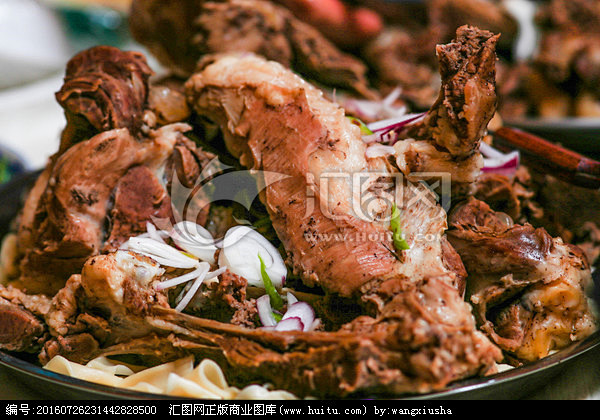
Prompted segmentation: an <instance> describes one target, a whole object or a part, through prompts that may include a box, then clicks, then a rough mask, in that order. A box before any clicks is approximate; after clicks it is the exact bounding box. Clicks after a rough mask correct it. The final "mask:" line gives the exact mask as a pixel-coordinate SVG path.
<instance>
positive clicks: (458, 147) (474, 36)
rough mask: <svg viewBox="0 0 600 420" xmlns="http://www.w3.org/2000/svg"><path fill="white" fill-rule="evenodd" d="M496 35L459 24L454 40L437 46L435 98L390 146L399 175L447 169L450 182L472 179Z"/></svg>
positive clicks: (488, 115) (490, 106)
mask: <svg viewBox="0 0 600 420" xmlns="http://www.w3.org/2000/svg"><path fill="white" fill-rule="evenodd" d="M497 39H498V36H497V35H496V36H494V35H493V34H492V33H491V32H488V31H481V30H479V29H477V28H474V27H470V26H462V27H460V28H459V29H458V30H457V32H456V39H455V40H453V41H452V42H451V43H449V44H446V45H439V46H438V47H437V54H438V57H439V60H440V74H441V77H442V86H441V89H440V92H439V94H438V98H437V100H436V102H435V103H434V104H433V106H432V107H431V109H430V110H429V111H428V112H427V113H426V115H425V117H424V118H423V119H422V120H421V121H419V122H417V123H414V124H411V125H408V126H407V128H406V129H405V130H404V133H401V134H400V136H401V137H405V139H404V140H402V141H398V142H397V143H396V144H395V145H394V149H395V151H396V163H397V165H398V167H399V168H400V170H401V171H402V172H403V173H404V174H405V175H407V176H410V175H411V174H413V173H417V174H418V173H419V172H447V173H449V174H451V176H452V182H453V184H455V185H459V184H470V183H472V182H474V181H475V180H476V179H477V176H478V175H479V172H480V169H481V167H482V166H483V159H482V156H481V154H480V153H479V150H478V149H479V142H480V141H481V138H482V136H483V134H484V133H485V131H486V130H487V126H488V123H489V121H490V120H491V119H492V117H493V116H494V113H495V112H496V84H495V74H496V71H495V62H496V54H495V48H496V42H497Z"/></svg>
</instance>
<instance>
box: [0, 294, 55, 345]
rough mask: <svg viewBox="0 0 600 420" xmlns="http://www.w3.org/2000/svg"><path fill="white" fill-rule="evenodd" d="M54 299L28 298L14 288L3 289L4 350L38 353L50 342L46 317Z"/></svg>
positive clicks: (0, 333) (0, 340) (0, 331)
mask: <svg viewBox="0 0 600 420" xmlns="http://www.w3.org/2000/svg"><path fill="white" fill-rule="evenodd" d="M49 309H50V299H49V298H47V297H46V296H43V295H28V294H26V293H24V292H23V291H21V290H19V289H17V288H15V287H12V286H8V287H4V286H0V320H1V322H0V348H2V349H4V350H8V351H18V352H28V353H37V352H39V351H40V349H41V348H42V346H43V344H44V341H45V340H46V339H47V338H48V328H47V326H46V323H45V322H44V316H45V315H46V313H47V312H48V310H49Z"/></svg>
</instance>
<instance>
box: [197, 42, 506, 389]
mask: <svg viewBox="0 0 600 420" xmlns="http://www.w3.org/2000/svg"><path fill="white" fill-rule="evenodd" d="M187 90H188V96H189V98H190V103H191V104H193V106H194V110H195V111H196V112H197V113H198V114H199V115H202V116H204V117H206V118H208V119H210V120H212V121H213V122H216V123H217V124H218V125H219V126H220V127H221V129H222V130H223V135H224V138H225V142H226V145H227V147H228V149H229V151H230V152H231V153H232V154H233V155H234V156H236V157H238V158H239V160H240V162H241V163H242V164H243V165H244V166H246V167H249V168H253V169H261V170H264V171H266V172H267V173H272V172H275V173H279V174H284V175H286V177H285V178H284V179H282V180H280V181H278V182H276V183H273V184H270V185H269V186H268V187H267V188H266V191H265V195H264V199H265V204H266V207H267V209H268V210H269V213H270V216H271V220H272V222H273V226H274V228H275V231H276V232H277V234H278V236H279V238H280V239H281V241H282V243H283V245H284V247H285V249H286V252H287V253H288V260H289V264H290V265H291V266H292V268H293V269H294V271H295V272H296V273H297V274H298V275H300V277H301V278H302V280H303V281H304V283H305V284H308V285H310V286H319V287H320V288H322V289H323V290H324V291H325V292H326V293H331V294H336V295H339V296H341V297H347V298H354V299H355V300H356V301H359V302H362V304H363V305H364V306H365V308H366V309H365V310H366V315H365V317H364V318H360V321H356V324H354V323H352V322H351V323H350V324H349V325H347V326H346V327H344V328H345V330H350V331H352V330H356V331H361V333H364V334H368V333H367V331H369V333H372V334H377V336H379V337H380V340H381V341H382V342H397V340H398V339H400V340H401V342H402V343H406V342H409V341H410V339H411V338H414V336H413V335H412V334H413V333H414V334H417V333H416V330H415V328H416V324H413V322H425V323H427V324H428V325H433V324H434V322H432V320H433V319H434V318H435V319H438V316H442V318H446V317H447V318H446V321H445V322H443V323H442V324H437V323H435V324H436V325H437V327H431V329H430V330H429V331H431V332H432V333H433V334H434V335H435V336H436V337H437V338H436V340H441V341H442V342H443V343H444V344H443V345H442V346H443V347H444V348H446V349H447V350H448V351H449V352H450V353H447V354H446V355H447V357H448V359H447V360H446V361H445V362H442V361H441V359H438V360H437V361H436V362H434V364H435V366H438V365H437V363H441V364H445V365H446V366H445V367H444V368H442V369H440V370H438V368H437V367H436V368H435V369H434V371H431V369H429V368H430V367H431V366H432V365H431V364H430V363H431V362H432V360H431V359H430V358H429V356H426V355H425V353H424V352H426V350H425V348H420V349H419V350H418V351H417V352H416V353H417V354H414V353H413V354H412V356H408V355H406V354H405V353H404V351H405V349H406V348H405V347H404V345H405V344H402V343H401V344H399V347H398V348H394V352H398V353H399V354H397V355H396V356H392V355H389V356H386V361H383V360H379V361H378V362H377V364H378V367H377V368H376V372H375V373H374V375H375V377H377V380H376V382H378V383H380V386H381V387H385V389H390V390H399V389H403V388H404V387H405V386H406V387H407V388H406V389H408V388H410V387H414V386H415V382H414V381H413V380H410V379H408V378H407V376H408V375H417V378H416V379H415V380H416V381H417V383H419V385H418V386H417V388H416V389H432V387H433V388H435V387H437V386H439V385H441V384H442V383H447V381H448V380H452V379H451V378H455V379H456V378H458V377H461V376H463V375H469V374H473V373H475V372H476V371H482V370H486V369H487V368H489V366H491V363H492V361H493V360H496V359H497V358H499V356H500V353H499V352H498V350H497V349H496V348H495V347H494V346H493V345H491V344H490V343H489V342H487V341H486V340H483V339H482V337H481V336H480V334H479V333H478V332H477V331H476V330H475V329H474V324H473V323H472V322H473V320H472V318H471V314H470V311H469V308H468V307H467V306H464V304H463V302H462V300H461V294H460V292H459V290H458V289H459V287H458V284H457V283H458V281H457V280H458V277H459V276H460V274H459V272H460V273H464V269H462V270H461V269H459V268H457V267H456V265H455V264H452V261H456V258H454V259H453V258H444V256H443V249H449V248H450V249H451V247H450V246H449V244H444V243H443V242H444V240H443V232H444V229H445V227H446V220H445V213H444V212H443V210H442V209H441V207H439V205H437V203H435V202H434V204H433V205H432V204H431V203H430V202H428V201H427V200H425V199H423V195H422V194H424V196H425V197H427V193H429V194H431V193H430V191H429V190H428V189H427V188H426V187H424V186H421V184H412V183H410V182H409V183H403V184H402V185H401V186H402V187H403V188H402V194H403V195H402V196H401V197H396V198H395V199H399V198H400V201H401V203H400V202H399V203H398V206H399V208H400V213H401V215H400V219H401V225H402V231H403V232H404V233H405V236H406V240H407V242H408V244H409V245H410V249H408V250H402V251H398V252H395V251H394V245H393V243H392V241H391V239H390V237H389V235H387V234H386V233H387V232H389V223H387V222H384V221H383V220H381V218H377V217H374V218H372V219H368V218H365V217H364V214H361V211H362V210H363V209H362V208H361V204H362V203H360V204H357V203H354V205H353V200H354V199H356V200H359V198H360V197H356V196H354V195H353V194H357V193H356V192H355V191H354V190H352V189H351V185H350V184H349V181H348V178H344V177H338V179H337V180H336V179H333V180H330V181H329V182H330V184H329V185H328V186H327V187H324V186H323V184H322V180H323V177H327V176H328V174H331V173H332V172H334V173H336V174H340V173H342V174H364V175H365V177H366V181H365V182H366V189H369V186H373V187H374V186H375V183H376V182H377V181H379V180H381V178H390V177H393V175H394V170H393V168H392V167H390V166H389V165H388V164H387V161H386V160H385V159H382V158H376V159H367V158H366V157H365V144H364V143H363V141H362V139H361V136H360V129H359V128H358V126H356V125H354V124H353V123H352V121H350V120H349V119H347V118H345V117H344V112H343V110H342V109H340V108H339V107H338V106H337V105H335V104H333V103H331V102H329V101H327V100H325V99H324V98H323V96H322V93H321V92H320V91H318V90H316V89H315V88H314V87H313V86H311V85H310V84H308V83H306V82H305V81H303V80H302V79H300V78H299V77H297V76H296V75H294V74H293V73H291V72H289V71H288V70H286V69H285V68H284V67H283V66H281V65H279V64H278V63H275V62H269V61H266V60H264V59H262V58H259V57H257V56H254V55H249V54H243V55H237V54H234V55H220V56H216V57H214V58H213V59H212V60H206V61H205V63H204V68H203V69H202V70H201V71H200V72H199V73H197V74H195V75H193V76H192V77H191V78H190V80H189V81H188V83H187ZM473 141H479V139H476V140H473ZM290 156H293V157H294V158H293V159H291V158H290ZM419 196H420V198H421V199H418V198H419ZM313 197H314V198H315V201H314V202H313V201H311V200H312V198H313ZM374 198H375V201H374V202H372V203H371V205H370V206H371V211H372V213H370V214H373V213H376V214H385V212H386V211H388V212H389V210H390V207H389V206H390V204H389V201H388V202H386V201H385V200H382V199H381V198H382V197H381V196H377V195H375V197H374ZM415 198H417V199H416V200H415ZM377 199H379V200H377ZM311 203H312V204H313V205H311ZM388 214H389V213H388ZM325 234H327V236H325ZM429 237H431V238H433V239H432V240H431V241H428V240H423V238H429ZM336 238H338V239H336ZM340 238H341V239H340ZM369 238H381V239H376V240H372V239H369ZM460 267H461V268H462V265H460ZM455 270H456V271H455ZM430 288H431V289H430ZM436 290H437V292H439V293H441V294H444V296H445V297H444V298H442V299H438V298H433V297H432V298H431V300H430V299H429V298H428V296H433V295H435V293H434V291H436ZM430 292H431V293H434V294H433V295H430ZM411 296H412V297H414V298H416V299H417V301H418V302H420V303H419V307H420V309H419V311H424V312H421V313H420V314H419V315H416V314H417V312H413V311H415V310H416V309H417V308H416V307H415V306H413V304H414V303H416V302H417V301H413V300H412V298H411ZM436 302H437V303H436ZM450 302H453V303H450ZM456 302H461V303H460V304H458V303H457V304H454V303H456ZM421 304H423V306H420V305H421ZM440 305H442V306H443V308H442V307H440ZM405 312H406V313H414V316H412V317H409V316H408V315H407V316H402V315H401V314H403V313H405ZM434 313H436V314H437V315H434ZM442 314H443V315H442ZM396 315H398V318H402V320H403V321H402V322H400V321H398V319H397V318H396ZM390 317H391V318H390ZM405 321H406V324H404V322H405ZM353 322H354V321H353ZM458 325H460V331H461V332H460V333H458V334H457V330H456V327H457V326H458ZM367 326H368V327H367ZM438 327H439V329H438ZM344 328H343V330H344ZM428 328H429V327H428ZM380 334H381V335H380ZM403 334H408V336H405V335H403ZM417 335H418V334H417ZM442 336H443V337H445V338H442ZM328 337H329V336H328ZM363 337H364V335H363ZM400 337H403V338H400ZM409 337H410V338H409ZM405 338H406V339H407V341H406V342H405V341H404V339H405ZM426 341H427V342H428V343H431V342H430V341H429V340H426ZM434 341H435V340H434ZM459 342H460V344H458V343H459ZM340 345H341V346H342V345H343V343H340ZM428 346H429V344H427V345H426V347H428ZM446 346H448V347H446ZM459 348H460V351H459ZM387 349H388V347H387V346H384V347H383V350H379V351H378V352H377V354H381V351H387ZM452 349H453V350H452ZM261 351H262V350H261ZM373 351H375V350H373ZM464 351H467V353H466V354H465V353H463V352H464ZM411 353H412V352H411ZM436 354H437V353H436ZM292 355H293V353H292V354H290V355H289V357H290V358H291V357H293V356H292ZM388 357H389V358H388ZM406 357H408V358H409V359H413V358H414V359H418V360H421V358H424V359H422V361H423V363H422V364H421V363H417V365H419V366H423V367H424V369H425V366H429V368H427V372H414V371H411V373H410V374H409V373H408V371H405V370H403V369H402V368H401V370H402V374H401V375H399V376H398V377H396V378H394V379H392V378H391V376H390V379H389V380H390V381H392V382H393V383H390V384H389V385H387V386H385V385H382V384H385V383H386V382H387V381H383V382H382V378H381V377H380V376H379V373H378V372H384V371H383V369H384V366H385V364H386V363H389V362H391V360H392V359H395V360H402V359H404V358H406ZM437 357H438V356H434V358H436V359H437ZM465 357H466V359H465ZM261 360H264V359H263V358H261ZM405 360H407V359H405ZM467 360H468V361H467ZM354 362H355V360H353V363H354ZM228 363H232V362H231V360H230V359H229V360H228ZM302 365H303V366H304V363H303V364H302ZM306 366H308V365H306ZM414 366H415V365H413V368H414ZM407 368H408V366H407ZM313 369H314V367H313ZM318 369H323V368H322V367H318ZM408 369H411V368H408ZM328 375H329V373H328ZM332 379H334V378H329V380H332ZM372 379H373V380H375V378H372ZM323 380H325V378H323ZM396 381H397V382H396ZM338 386H339V384H338ZM363 386H365V385H363ZM366 386H368V385H366ZM306 387H307V384H298V388H299V389H306ZM310 389H312V388H310ZM353 389H356V388H353ZM413 389H415V388H413ZM339 392H344V391H343V390H340V391H339Z"/></svg>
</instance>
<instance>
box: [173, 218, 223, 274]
mask: <svg viewBox="0 0 600 420" xmlns="http://www.w3.org/2000/svg"><path fill="white" fill-rule="evenodd" d="M169 236H170V237H171V239H173V242H175V243H176V244H177V246H179V247H180V248H181V249H183V250H185V251H187V252H189V253H190V254H192V255H193V256H195V257H197V258H199V259H201V260H203V261H207V262H209V263H211V264H214V263H215V251H216V250H217V247H216V246H215V240H214V239H213V237H212V235H211V234H210V232H209V231H208V230H206V229H205V228H204V227H202V226H200V225H198V224H196V223H194V222H190V221H183V222H179V223H177V224H176V225H175V226H173V229H171V232H169Z"/></svg>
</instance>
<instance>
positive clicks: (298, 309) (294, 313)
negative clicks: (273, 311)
mask: <svg viewBox="0 0 600 420" xmlns="http://www.w3.org/2000/svg"><path fill="white" fill-rule="evenodd" d="M296 317H297V318H299V319H300V321H301V322H302V325H303V326H304V328H303V331H308V330H309V328H310V327H311V326H312V324H313V322H314V321H315V311H314V309H313V308H312V306H310V305H309V304H308V303H306V302H302V301H298V302H295V303H293V304H292V305H290V306H288V310H287V311H286V312H285V314H284V315H283V317H282V318H281V322H283V321H284V320H286V319H288V318H296Z"/></svg>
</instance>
